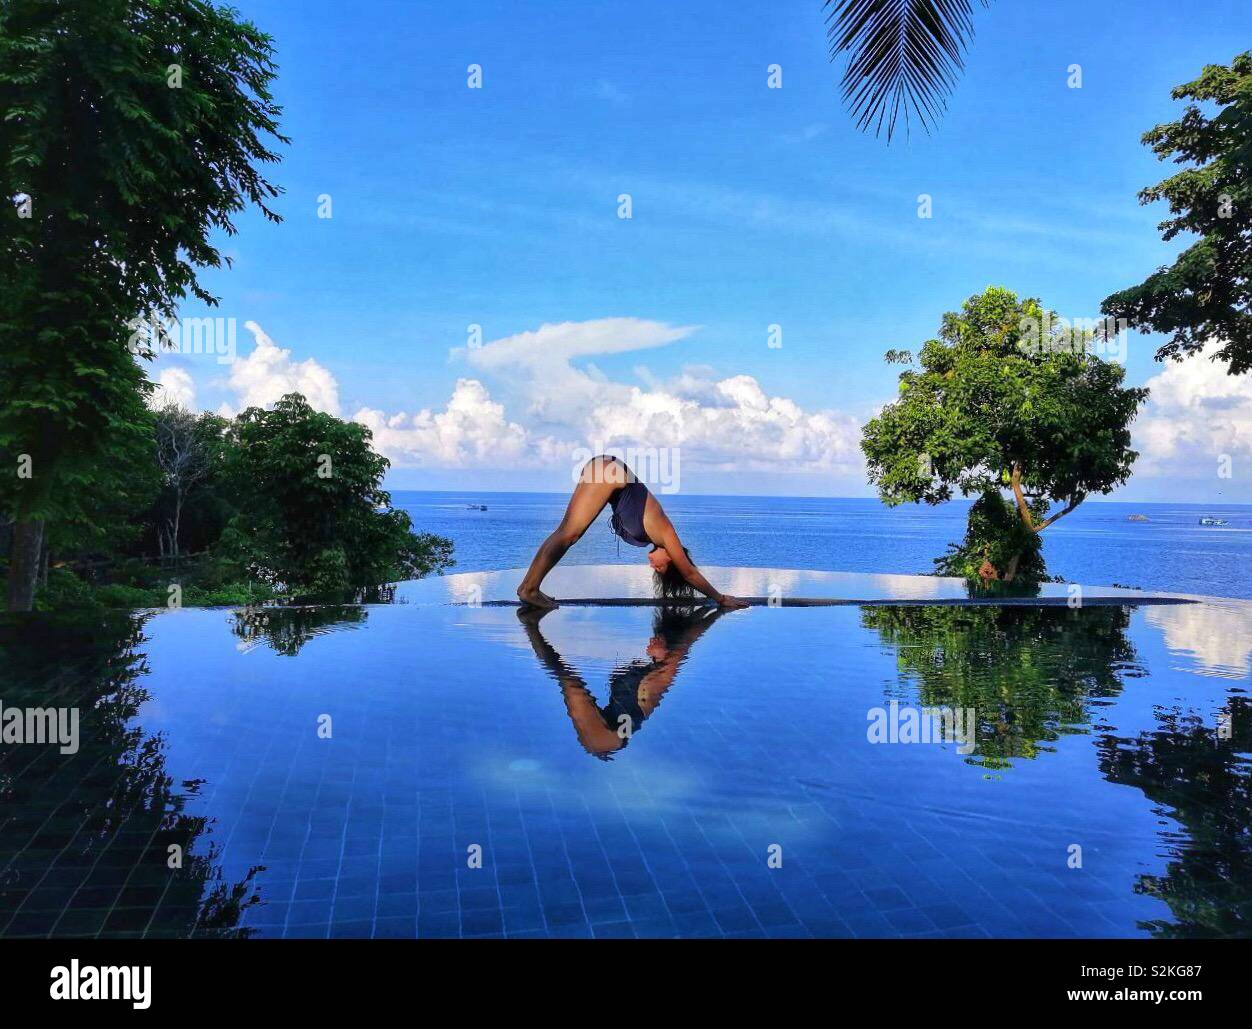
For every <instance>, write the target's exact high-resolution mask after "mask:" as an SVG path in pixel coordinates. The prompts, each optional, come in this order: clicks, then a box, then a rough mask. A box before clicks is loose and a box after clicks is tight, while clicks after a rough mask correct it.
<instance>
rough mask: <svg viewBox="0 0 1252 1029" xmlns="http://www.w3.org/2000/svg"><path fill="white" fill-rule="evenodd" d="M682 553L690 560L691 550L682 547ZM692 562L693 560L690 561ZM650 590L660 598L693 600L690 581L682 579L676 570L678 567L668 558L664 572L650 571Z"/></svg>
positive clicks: (657, 548) (694, 593)
mask: <svg viewBox="0 0 1252 1029" xmlns="http://www.w3.org/2000/svg"><path fill="white" fill-rule="evenodd" d="M652 549H653V550H660V549H661V548H660V547H653V548H652ZM683 553H684V554H686V555H687V560H688V561H690V560H691V551H690V550H688V549H687V548H686V547H683ZM692 563H693V564H694V562H692ZM652 590H653V592H654V593H655V594H656V595H657V597H659V598H660V599H661V600H693V599H694V598H695V595H696V591H695V590H694V589H692V587H691V583H689V582H688V581H687V580H686V579H684V578H683V577H682V575H681V573H680V572H679V571H678V567H677V566H676V565H675V564H674V562H673V560H672V559H671V560H670V563H669V567H668V568H667V569H665V574H664V575H661V574H660V573H659V572H655V571H654V572H653V573H652Z"/></svg>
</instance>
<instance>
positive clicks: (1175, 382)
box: [1134, 346, 1252, 479]
mask: <svg viewBox="0 0 1252 1029" xmlns="http://www.w3.org/2000/svg"><path fill="white" fill-rule="evenodd" d="M1215 349H1216V348H1215V347H1212V346H1210V347H1209V348H1207V349H1206V350H1205V351H1204V353H1202V354H1196V355H1194V356H1193V357H1189V358H1188V359H1187V360H1185V361H1182V362H1178V363H1170V364H1169V365H1167V366H1166V368H1165V370H1164V371H1162V372H1161V373H1160V374H1159V375H1155V376H1153V377H1152V378H1151V379H1149V380H1148V381H1147V383H1146V385H1147V387H1148V388H1149V389H1150V390H1151V391H1152V392H1151V395H1150V396H1149V398H1148V402H1147V404H1146V405H1145V406H1144V408H1143V411H1142V413H1141V414H1140V415H1139V418H1138V419H1137V420H1136V423H1135V430H1134V435H1135V446H1136V449H1137V450H1139V451H1140V457H1139V460H1138V461H1137V462H1136V464H1135V474H1136V475H1141V476H1145V477H1148V476H1150V477H1154V478H1165V477H1172V478H1181V479H1194V478H1199V477H1206V478H1211V477H1213V476H1215V475H1216V474H1217V471H1218V461H1219V460H1220V458H1221V456H1222V455H1229V456H1230V457H1231V459H1232V462H1233V464H1234V467H1235V472H1236V474H1238V472H1239V468H1240V467H1243V468H1248V467H1252V375H1227V374H1226V365H1225V364H1223V363H1222V362H1220V361H1210V360H1209V359H1208V358H1209V357H1210V356H1211V355H1212V353H1213V352H1214V350H1215Z"/></svg>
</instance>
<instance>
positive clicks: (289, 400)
mask: <svg viewBox="0 0 1252 1029" xmlns="http://www.w3.org/2000/svg"><path fill="white" fill-rule="evenodd" d="M372 438H373V434H372V433H371V432H370V430H369V429H367V428H366V427H365V426H363V425H360V424H358V423H356V422H345V421H341V420H340V419H338V418H336V417H334V416H333V415H329V414H324V413H321V412H319V411H314V410H313V409H312V408H311V407H310V406H309V404H308V402H307V401H306V400H305V399H304V397H302V396H300V395H299V394H298V393H292V394H289V395H288V396H285V397H283V398H282V399H281V400H279V401H278V403H277V404H275V405H274V407H273V409H272V410H263V409H261V408H258V407H250V408H248V409H247V410H246V411H244V412H243V413H242V414H240V415H239V416H238V417H237V418H236V419H235V421H234V423H233V424H232V425H231V427H230V430H229V435H228V446H227V476H228V479H229V481H230V482H231V483H232V488H233V489H234V491H235V492H236V493H237V494H238V495H239V496H240V497H241V498H246V501H245V502H241V503H240V504H239V513H238V514H237V515H236V516H235V518H234V519H233V520H232V522H231V525H230V527H229V529H228V532H229V534H230V538H231V541H232V543H231V545H232V546H234V547H235V548H237V550H238V551H239V552H240V553H241V554H242V555H244V558H245V561H246V563H247V564H248V566H249V568H250V569H251V570H252V571H253V572H254V573H255V574H256V575H257V576H258V577H259V578H261V579H263V580H265V581H267V582H270V583H273V584H276V585H281V586H282V587H283V588H285V589H286V590H288V591H291V592H305V593H318V594H326V593H332V592H336V591H346V590H352V589H355V588H357V587H362V586H376V585H379V584H381V583H386V582H394V581H396V580H398V579H411V578H416V577H418V576H420V575H423V574H425V573H426V572H428V571H430V570H431V569H432V568H433V567H435V566H438V565H441V564H442V563H445V562H446V561H447V559H448V557H449V555H450V551H451V546H450V544H448V542H447V541H446V540H442V539H440V538H438V537H433V536H416V535H414V534H413V531H412V522H411V521H410V519H409V516H408V515H407V514H406V513H405V512H403V511H397V510H395V509H393V508H391V507H390V502H391V496H390V494H389V493H387V492H386V491H385V490H383V488H382V479H383V474H384V473H385V472H386V470H387V468H388V467H389V466H390V462H389V461H388V460H387V459H386V458H385V457H382V456H380V455H379V454H377V453H375V452H374V450H373V448H372V447H371V446H370V441H371V439H372Z"/></svg>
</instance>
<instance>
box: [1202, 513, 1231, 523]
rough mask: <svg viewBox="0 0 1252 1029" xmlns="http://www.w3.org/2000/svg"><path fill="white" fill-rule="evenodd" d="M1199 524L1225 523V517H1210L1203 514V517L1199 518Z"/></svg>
mask: <svg viewBox="0 0 1252 1029" xmlns="http://www.w3.org/2000/svg"><path fill="white" fill-rule="evenodd" d="M1200 524H1201V525H1225V524H1226V519H1225V518H1210V517H1208V516H1207V515H1205V516H1204V517H1203V518H1201V519H1200Z"/></svg>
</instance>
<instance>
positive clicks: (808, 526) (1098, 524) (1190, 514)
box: [392, 490, 1252, 598]
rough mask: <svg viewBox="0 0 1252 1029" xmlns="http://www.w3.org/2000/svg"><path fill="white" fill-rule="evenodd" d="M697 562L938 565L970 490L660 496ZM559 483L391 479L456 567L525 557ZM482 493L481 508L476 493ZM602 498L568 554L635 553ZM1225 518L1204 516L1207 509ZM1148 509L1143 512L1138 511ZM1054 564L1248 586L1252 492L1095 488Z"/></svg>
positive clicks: (1067, 572)
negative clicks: (420, 483)
mask: <svg viewBox="0 0 1252 1029" xmlns="http://www.w3.org/2000/svg"><path fill="white" fill-rule="evenodd" d="M659 499H660V500H661V503H662V504H663V505H664V507H665V510H666V512H667V513H668V514H669V516H670V518H671V520H672V521H673V522H674V526H675V528H676V529H677V530H678V535H679V536H680V538H681V539H682V541H683V543H684V544H685V545H686V546H687V547H688V548H689V549H690V551H691V556H692V558H693V560H695V562H696V563H697V564H703V565H710V566H715V565H721V566H748V567H763V568H807V569H813V570H816V571H839V572H880V573H888V572H889V573H900V574H912V575H926V574H932V573H933V571H934V564H933V562H934V558H936V557H938V556H940V555H941V554H943V553H944V552H945V550H946V549H947V545H948V543H950V542H955V541H958V540H960V538H961V536H962V535H963V534H964V531H965V517H966V512H967V511H968V502H967V501H952V502H951V503H948V504H942V505H939V506H936V507H927V506H918V505H903V506H900V507H895V508H889V507H886V506H884V505H883V504H882V503H880V502H879V501H878V500H875V499H872V498H829V497H812V498H810V497H734V496H713V495H698V494H681V493H680V494H674V495H669V496H660V497H659ZM568 501H569V497H568V495H564V494H558V493H489V492H424V491H414V490H396V491H394V492H393V493H392V504H393V506H395V507H397V508H402V509H403V510H405V511H407V512H408V513H409V515H410V516H411V517H412V519H413V524H414V528H415V529H417V530H418V531H424V532H434V533H438V534H439V535H441V536H446V537H448V538H450V539H451V540H452V541H453V543H454V544H455V554H454V556H455V560H456V565H455V567H454V568H453V569H452V570H453V571H457V572H477V571H493V570H499V569H505V568H517V567H524V566H526V565H527V564H529V563H530V559H531V558H532V557H533V556H534V552H535V548H536V547H537V546H538V545H539V544H540V542H542V540H543V539H544V537H545V536H546V535H547V534H548V533H549V532H551V531H552V530H553V529H554V528H555V527H556V525H557V523H558V522H559V521H560V519H561V515H562V513H563V512H564V510H565V505H566V504H567V503H568ZM483 505H485V507H486V510H482V509H481V506H483ZM609 513H610V512H609V510H608V509H607V508H606V509H605V511H603V512H602V513H601V514H600V517H599V518H598V519H597V520H596V522H595V523H594V524H593V525H592V526H591V527H590V528H589V529H588V530H587V532H586V534H585V535H584V536H583V538H582V540H580V541H579V543H578V544H577V545H576V546H575V547H574V548H573V549H572V550H571V551H570V552H569V554H567V555H566V557H565V561H567V562H570V563H574V564H615V563H630V562H639V561H642V560H643V559H644V551H642V550H640V549H637V548H635V547H630V546H627V545H626V544H624V543H621V542H620V541H619V540H617V538H616V537H615V536H614V535H613V534H612V532H611V531H610V529H609V523H608V516H609ZM1205 517H1209V518H1216V519H1221V520H1223V521H1224V522H1225V524H1224V525H1202V524H1201V523H1200V520H1201V519H1202V518H1205ZM1142 519H1146V520H1142ZM1043 537H1044V557H1045V559H1046V560H1047V565H1048V571H1049V573H1050V574H1052V575H1059V576H1061V577H1062V578H1064V579H1065V580H1067V581H1069V582H1078V583H1082V584H1083V585H1087V586H1129V587H1134V588H1139V589H1145V590H1163V591H1168V592H1174V593H1191V594H1200V595H1205V596H1218V597H1242V598H1252V506H1249V505H1233V504H1208V505H1198V504H1161V503H1155V504H1148V503H1141V504H1133V503H1122V502H1101V501H1087V502H1086V503H1084V504H1083V505H1081V506H1080V507H1079V508H1078V509H1077V510H1075V511H1074V512H1072V513H1071V514H1069V515H1066V516H1065V517H1064V518H1062V519H1061V520H1060V521H1058V522H1055V523H1054V524H1053V525H1051V526H1050V527H1049V528H1048V529H1046V530H1045V531H1044V534H1043Z"/></svg>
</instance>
